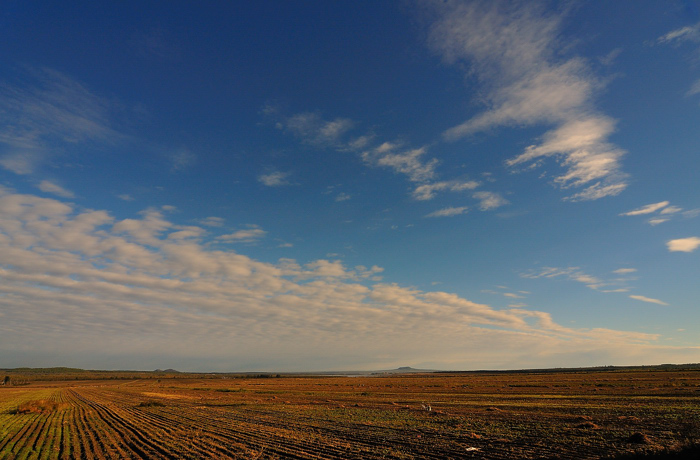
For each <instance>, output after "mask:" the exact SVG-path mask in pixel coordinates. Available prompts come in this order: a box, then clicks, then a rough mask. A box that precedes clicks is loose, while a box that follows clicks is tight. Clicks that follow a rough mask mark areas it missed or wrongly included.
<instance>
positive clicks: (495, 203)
mask: <svg viewBox="0 0 700 460" xmlns="http://www.w3.org/2000/svg"><path fill="white" fill-rule="evenodd" d="M474 198H476V199H477V200H479V202H480V203H479V209H481V210H482V211H489V210H491V209H496V208H500V207H501V206H505V205H507V204H508V203H509V201H508V200H506V199H505V198H503V197H502V196H501V195H500V194H498V193H495V192H476V193H474Z"/></svg>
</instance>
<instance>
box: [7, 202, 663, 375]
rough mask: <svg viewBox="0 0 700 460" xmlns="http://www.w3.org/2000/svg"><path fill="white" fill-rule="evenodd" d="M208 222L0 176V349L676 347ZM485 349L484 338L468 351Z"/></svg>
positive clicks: (530, 351) (293, 355) (349, 353)
mask: <svg viewBox="0 0 700 460" xmlns="http://www.w3.org/2000/svg"><path fill="white" fill-rule="evenodd" d="M242 231H248V232H249V233H248V236H249V237H250V238H256V237H257V236H259V235H260V234H261V232H260V229H259V228H249V229H244V230H242ZM206 235H207V232H206V231H205V230H204V229H203V228H201V227H197V226H179V225H176V224H174V223H172V222H169V221H167V220H166V219H165V218H164V217H163V215H162V214H161V212H160V211H158V210H153V209H147V210H145V211H144V212H142V213H141V214H140V215H139V216H137V217H135V218H131V219H122V220H115V219H114V217H112V216H111V215H110V214H109V213H108V212H106V211H99V210H98V211H93V210H86V211H81V210H79V209H76V208H75V207H74V206H73V205H69V204H66V203H63V202H61V201H58V200H56V199H48V198H41V197H36V196H32V195H21V194H16V193H14V192H12V191H9V190H5V189H0V275H1V276H2V279H3V282H2V283H1V284H0V311H2V314H3V318H2V322H0V349H2V350H12V353H13V354H17V353H19V354H21V353H25V354H26V353H34V354H46V353H49V352H50V354H51V356H53V357H54V359H59V358H60V359H75V357H76V356H87V355H89V356H90V357H91V359H92V360H93V361H94V362H96V363H97V362H99V363H100V366H101V367H102V368H115V367H118V366H119V365H118V364H115V363H116V362H117V361H115V359H116V358H115V357H120V359H123V360H125V361H122V362H129V363H131V364H130V366H131V367H142V366H147V367H153V366H157V364H156V362H154V361H157V360H159V359H163V358H164V357H167V358H168V359H169V360H174V361H177V362H178V363H181V364H182V365H183V367H185V368H194V369H198V370H214V369H217V370H232V369H231V367H230V366H231V363H232V362H243V363H246V364H242V365H243V366H247V367H248V368H247V370H250V366H256V368H258V369H260V368H263V369H264V368H267V369H270V368H272V369H274V370H278V371H279V370H284V369H292V370H294V369H296V370H299V369H306V370H309V367H308V366H309V364H308V363H310V362H314V363H317V364H316V366H318V368H326V369H329V368H330V369H333V368H337V367H338V366H340V367H345V368H348V367H354V366H353V363H359V364H358V365H361V366H362V367H365V366H367V367H369V368H372V367H378V366H379V365H380V364H381V363H379V362H378V361H375V360H373V358H367V356H377V353H378V350H381V354H383V355H384V357H383V358H381V359H383V360H385V361H383V362H386V360H388V361H389V362H391V364H392V365H393V364H394V363H397V364H398V363H400V362H405V360H406V359H411V360H418V361H425V362H433V363H436V364H437V365H438V366H439V367H443V368H478V367H484V364H483V362H484V361H483V360H486V361H487V362H489V363H490V366H493V367H502V368H508V367H537V366H543V365H546V364H547V363H551V359H552V358H551V357H552V354H553V353H562V354H564V355H567V356H568V354H571V356H579V355H580V353H581V352H582V351H584V352H592V353H593V352H598V351H600V350H604V351H605V352H606V353H609V354H610V356H617V357H618V358H619V359H625V358H628V357H629V356H630V355H631V354H635V353H642V352H644V353H645V356H647V359H650V358H648V356H656V354H659V353H661V354H663V353H667V354H668V353H670V352H664V350H663V349H662V348H659V347H658V346H655V345H654V340H656V338H657V336H656V335H653V334H644V333H638V332H621V331H611V330H606V329H573V328H567V327H563V326H561V325H559V324H557V323H556V322H555V321H554V320H553V318H552V317H551V315H549V314H548V313H546V312H539V311H534V310H533V311H530V310H525V309H518V310H517V311H514V310H498V309H495V308H492V307H490V306H488V305H484V304H478V303H475V302H472V301H469V300H467V299H465V298H462V297H459V296H457V295H455V294H451V293H447V292H427V291H422V290H419V289H414V288H408V287H402V286H398V285H396V284H391V283H384V282H380V281H376V279H377V274H378V273H380V272H381V268H379V267H372V268H369V269H368V268H365V267H361V266H358V267H355V268H348V267H346V266H344V265H343V264H342V262H340V261H337V260H323V259H322V260H316V261H311V262H308V263H303V264H300V263H297V262H296V261H294V260H291V259H281V260H279V261H278V262H276V263H267V262H260V261H256V260H254V259H252V258H250V257H248V256H245V255H243V254H239V253H237V252H234V251H231V250H221V249H216V248H217V247H219V246H218V245H211V244H209V243H210V242H208V241H206V240H204V238H205V237H206ZM231 235H235V234H231ZM239 235H240V236H243V234H242V233H241V234H239ZM234 239H238V237H235V238H234ZM426 330H428V331H439V334H440V338H441V340H437V341H436V340H434V337H433V336H432V335H430V334H427V335H426V333H425V331H426ZM26 337H32V340H25V339H26ZM640 348H641V349H642V352H640V351H639V350H640ZM474 349H482V350H487V351H485V352H484V353H486V354H485V355H484V354H483V353H480V354H479V356H478V357H475V354H474V353H465V350H474ZM86 350H89V353H88V352H86ZM654 353H656V354H654ZM329 355H330V356H332V357H333V361H331V360H328V359H326V358H325V357H326V356H329ZM3 356H4V357H7V356H9V355H8V353H5V355H3ZM13 356H14V355H13ZM279 356H282V357H283V359H280V358H278V357H279ZM533 357H536V358H533ZM85 359H87V358H85ZM149 359H152V360H154V361H148V360H149ZM338 360H340V361H338ZM217 363H218V364H217ZM221 363H224V364H221ZM250 363H256V364H250ZM587 364H589V365H590V364H591V363H590V362H589V363H587ZM571 365H578V362H571ZM95 366H97V365H95ZM334 366H335V367H334Z"/></svg>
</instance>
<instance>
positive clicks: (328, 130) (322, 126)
mask: <svg viewBox="0 0 700 460" xmlns="http://www.w3.org/2000/svg"><path fill="white" fill-rule="evenodd" d="M353 126H354V122H353V121H352V120H350V119H348V118H335V119H333V120H324V119H323V118H322V117H321V116H320V115H319V114H318V113H313V112H302V113H297V114H295V115H292V116H290V117H285V118H283V119H282V120H280V121H279V122H278V123H277V127H278V128H279V129H283V130H286V131H288V132H290V133H292V134H293V135H295V136H296V137H297V138H299V139H300V140H301V141H302V142H304V143H307V144H312V145H315V146H321V147H339V146H342V147H344V146H345V142H344V140H343V137H344V135H345V134H346V133H347V132H348V131H350V130H351V129H352V128H353Z"/></svg>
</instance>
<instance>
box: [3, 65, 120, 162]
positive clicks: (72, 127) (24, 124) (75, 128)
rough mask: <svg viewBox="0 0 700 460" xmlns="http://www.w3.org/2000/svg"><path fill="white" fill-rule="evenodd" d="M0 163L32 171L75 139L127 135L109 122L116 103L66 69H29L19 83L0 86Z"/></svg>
mask: <svg viewBox="0 0 700 460" xmlns="http://www.w3.org/2000/svg"><path fill="white" fill-rule="evenodd" d="M0 111H1V112H4V117H3V118H4V119H5V120H6V121H7V124H5V125H4V126H3V127H2V128H0V166H2V167H3V168H5V169H7V170H9V171H12V172H14V173H15V174H22V175H24V174H31V173H33V172H34V171H35V170H36V169H37V168H38V167H39V166H41V165H42V164H43V163H44V162H45V161H46V160H47V159H48V158H50V157H51V156H53V155H56V154H57V152H60V151H66V150H70V148H71V147H72V146H74V145H76V144H77V143H97V144H113V143H115V142H119V141H122V140H124V139H126V136H124V135H123V134H121V133H120V132H118V131H117V130H116V129H115V128H114V127H113V125H114V119H115V115H116V113H117V112H118V111H119V107H118V106H117V105H115V104H114V103H112V102H111V101H109V100H107V99H105V98H103V97H100V96H98V95H96V94H94V93H93V92H91V91H90V90H88V89H87V88H86V87H85V86H83V85H82V84H80V83H78V82H77V81H75V80H73V79H71V78H70V77H68V76H67V75H65V74H62V73H60V72H57V71H55V70H51V69H47V68H39V69H34V68H28V69H26V70H25V74H24V75H23V82H22V83H17V84H9V83H4V84H1V85H0Z"/></svg>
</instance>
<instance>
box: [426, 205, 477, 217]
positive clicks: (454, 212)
mask: <svg viewBox="0 0 700 460" xmlns="http://www.w3.org/2000/svg"><path fill="white" fill-rule="evenodd" d="M468 210H469V208H468V207H467V206H461V207H456V208H444V209H439V210H437V211H433V212H431V213H430V214H427V215H426V216H425V217H453V216H458V215H460V214H466V213H467V211H468Z"/></svg>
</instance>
